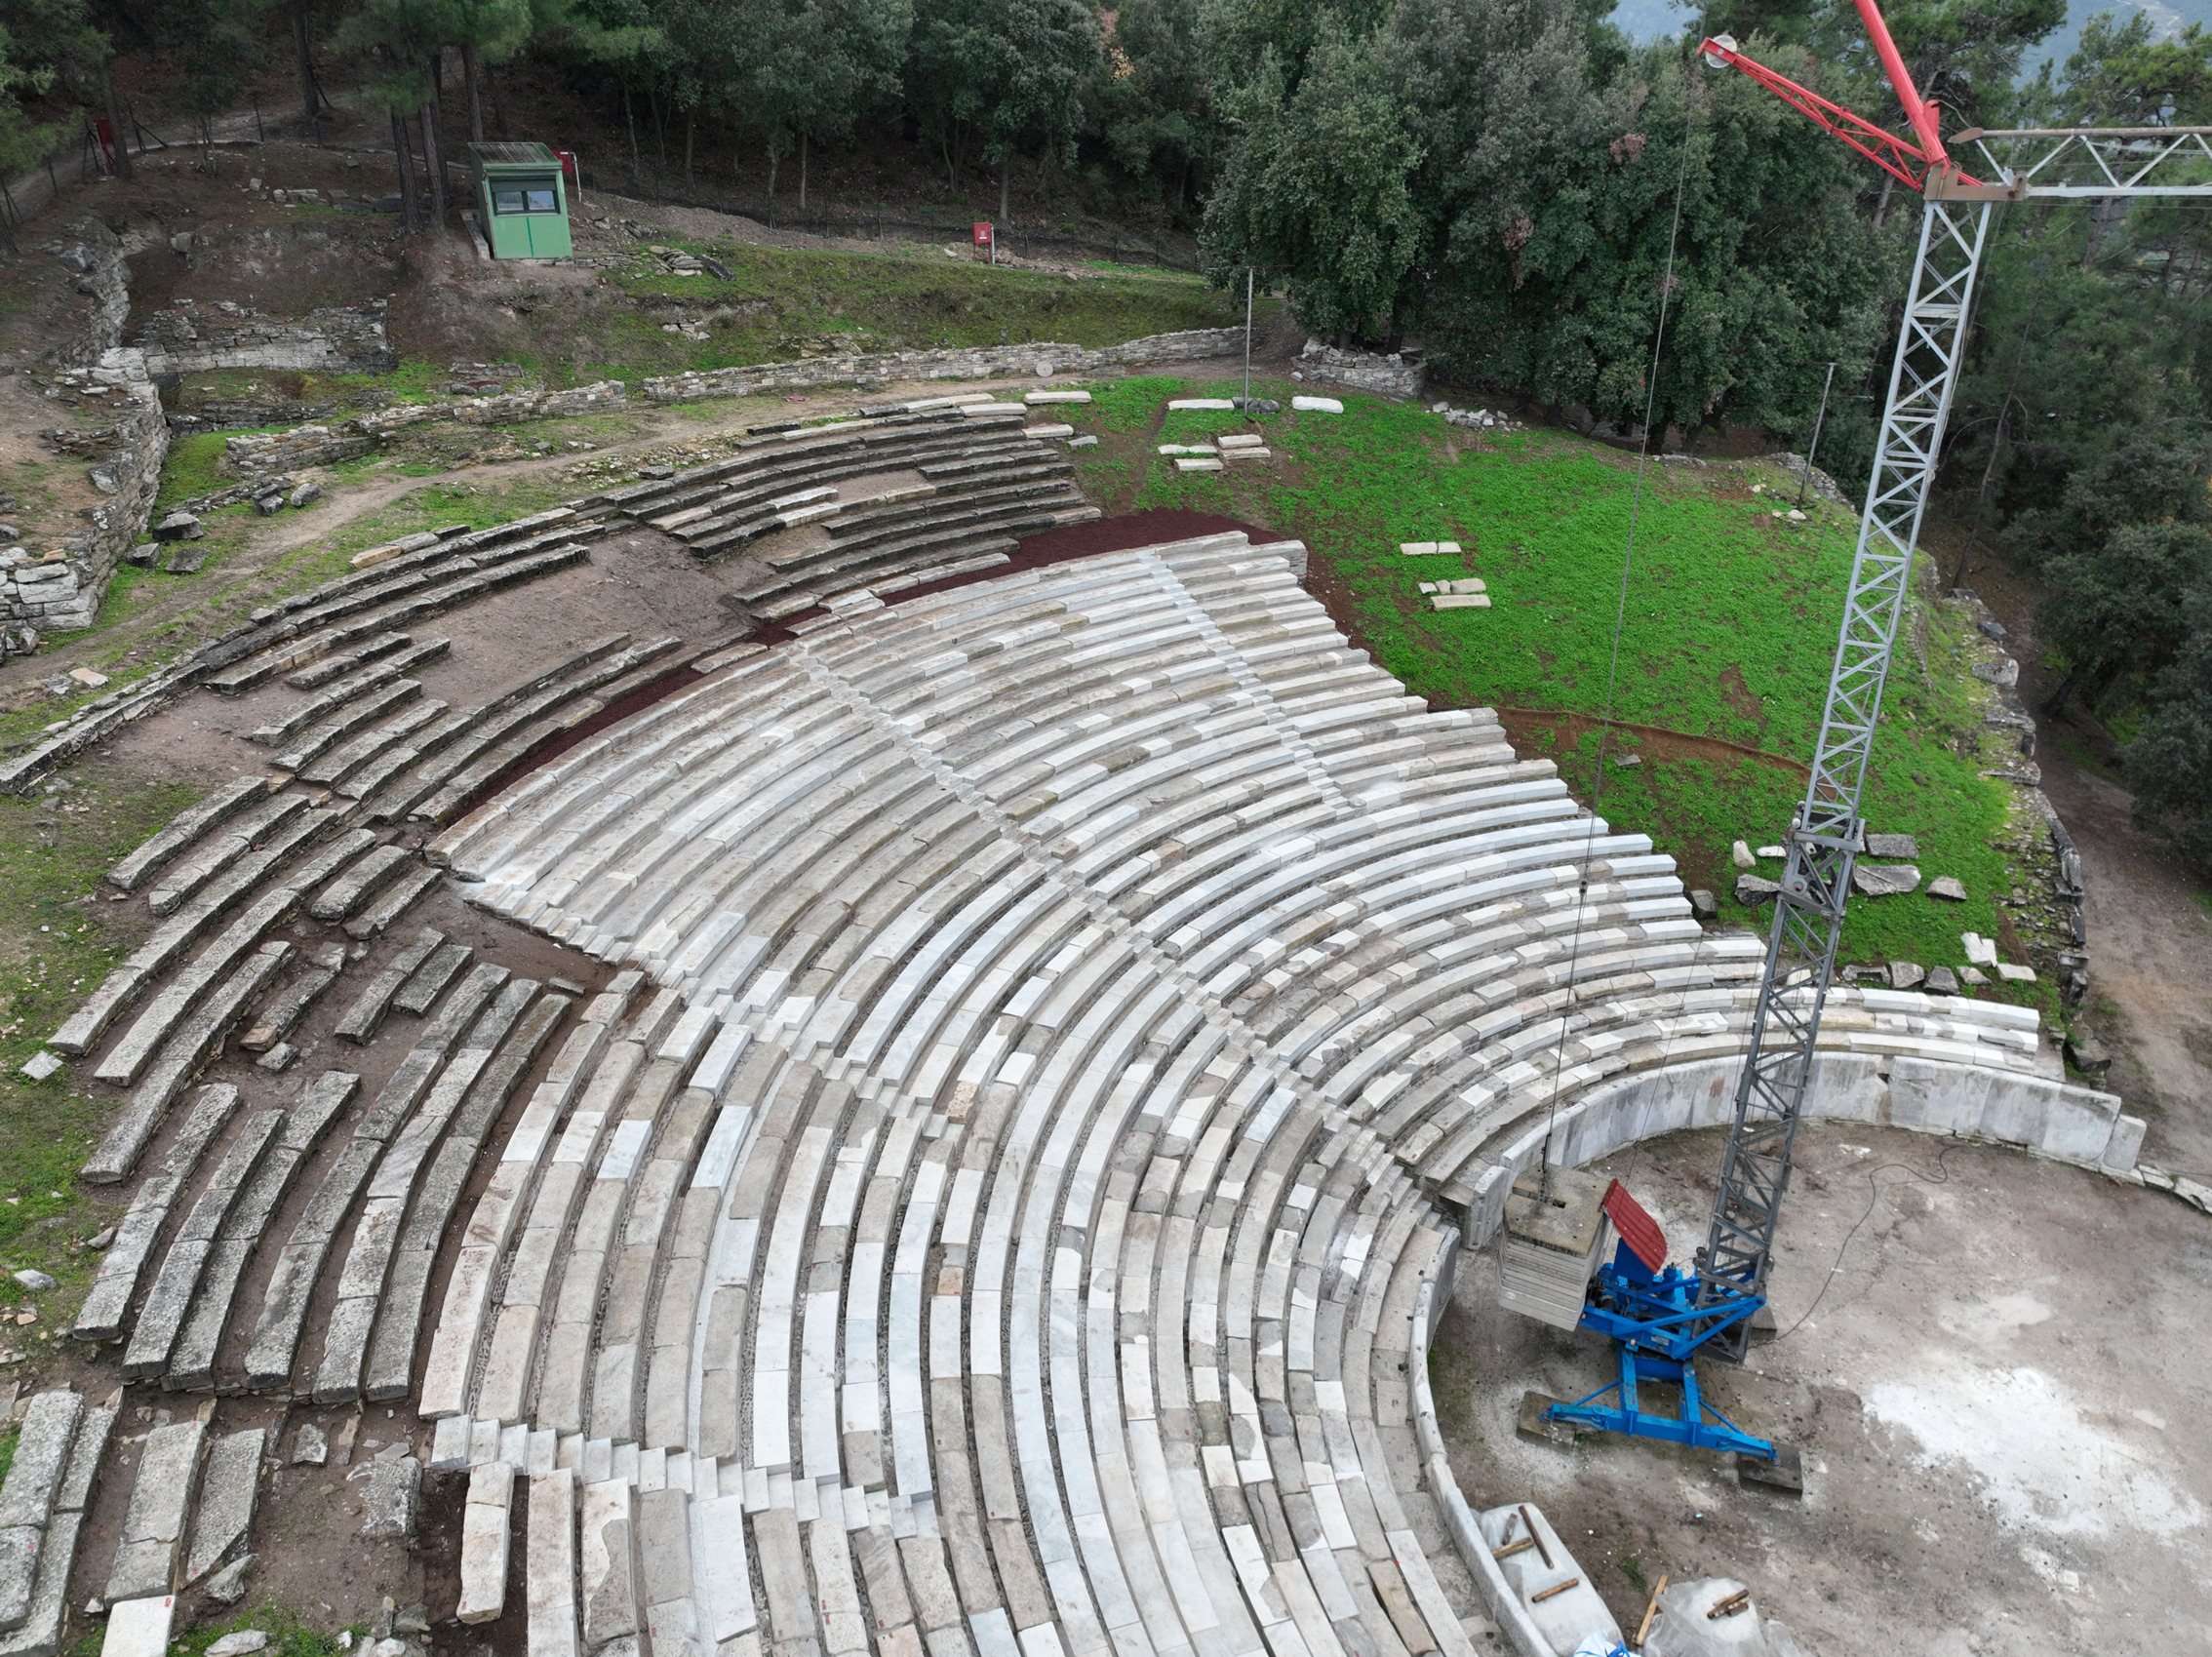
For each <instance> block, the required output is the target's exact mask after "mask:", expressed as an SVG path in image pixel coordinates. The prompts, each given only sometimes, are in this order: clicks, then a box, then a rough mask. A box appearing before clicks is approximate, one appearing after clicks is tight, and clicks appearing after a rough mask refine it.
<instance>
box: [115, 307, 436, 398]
mask: <svg viewBox="0 0 2212 1657" xmlns="http://www.w3.org/2000/svg"><path fill="white" fill-rule="evenodd" d="M384 315H385V312H384V301H383V300H381V299H377V300H373V301H371V302H370V303H369V304H367V305H364V306H361V307H359V308H358V309H356V308H354V307H352V306H347V305H332V306H326V307H325V308H323V309H321V310H314V311H310V312H308V313H307V315H306V316H305V317H302V318H297V319H294V318H288V317H274V316H264V315H263V314H261V313H260V312H259V311H256V310H252V309H248V308H244V307H239V306H233V307H232V308H231V309H230V310H228V311H225V310H223V309H222V308H221V307H219V306H210V305H197V304H177V305H171V306H170V307H169V308H168V309H166V310H161V311H156V312H155V313H154V315H153V317H152V318H151V319H150V320H149V321H148V322H147V324H146V326H145V327H143V328H142V329H140V330H139V331H138V338H137V340H136V341H134V343H136V344H137V345H138V348H139V349H140V350H142V351H144V352H145V354H146V372H147V373H148V374H150V375H153V377H154V378H156V379H167V378H172V377H174V376H176V375H187V374H199V373H202V372H204V371H206V370H209V369H271V370H280V369H293V370H301V371H307V370H313V371H319V372H322V373H328V374H389V373H391V372H392V370H394V369H396V368H398V367H399V354H398V353H397V352H395V351H394V350H393V349H392V348H391V342H390V340H389V339H388V338H387V337H386V335H385V331H384Z"/></svg>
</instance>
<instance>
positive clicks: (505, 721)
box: [50, 635, 708, 1182]
mask: <svg viewBox="0 0 2212 1657" xmlns="http://www.w3.org/2000/svg"><path fill="white" fill-rule="evenodd" d="M626 643H627V636H626V635H617V636H614V637H612V638H610V639H606V640H602V641H599V642H598V643H597V644H595V645H593V646H591V647H587V648H586V649H585V650H584V651H578V652H575V653H574V654H573V655H572V656H570V657H568V658H566V659H564V660H563V661H561V662H559V663H557V664H556V665H555V666H554V667H553V668H552V669H550V670H547V671H544V672H540V673H538V674H535V675H533V676H532V677H531V678H530V679H529V680H527V681H525V682H524V683H523V684H521V685H519V686H517V687H514V688H511V689H510V690H507V691H506V692H504V693H502V694H501V695H498V696H495V697H494V698H492V699H491V700H490V701H488V702H486V703H484V704H482V705H481V706H479V707H475V708H471V709H467V710H463V711H461V712H459V713H457V714H454V715H453V716H451V717H450V718H448V719H444V720H441V721H440V722H438V724H437V726H435V727H432V728H431V729H430V730H414V731H413V732H412V734H411V737H410V739H409V740H406V741H398V740H396V739H395V741H394V742H393V743H392V745H391V746H389V747H388V748H387V749H386V750H385V751H384V752H383V753H382V754H381V756H380V757H379V758H377V759H375V761H374V762H373V764H372V766H371V768H370V771H368V772H364V773H362V780H361V781H359V782H356V783H351V784H349V783H348V782H346V781H341V782H340V784H339V792H340V793H341V794H342V793H347V792H353V791H354V790H355V789H356V788H358V789H359V791H361V792H364V793H365V792H367V791H368V789H369V788H370V787H372V786H376V787H377V794H376V798H375V800H373V801H372V800H361V799H355V800H352V801H340V802H337V803H333V804H328V805H318V804H316V803H315V802H314V801H313V800H312V799H310V798H309V797H307V796H305V795H301V794H297V793H291V792H284V793H271V792H269V787H268V783H267V780H266V779H250V778H241V779H239V780H238V781H237V782H235V783H232V784H230V785H226V786H225V787H223V788H220V789H217V791H216V793H215V794H214V795H213V796H211V797H210V799H209V801H207V802H204V803H203V805H202V806H201V807H198V808H194V809H192V810H190V811H188V812H186V813H184V814H183V815H182V816H181V817H180V818H179V821H178V823H177V824H173V825H172V828H171V830H166V831H164V832H163V833H162V834H160V835H157V836H156V837H155V838H154V840H153V841H150V842H148V844H147V845H146V846H145V847H142V848H139V850H138V851H137V852H134V853H133V854H132V856H131V857H130V858H129V859H126V861H125V863H124V864H120V865H118V872H117V874H116V875H115V876H113V877H111V878H112V879H113V881H114V884H117V885H121V886H123V887H124V888H126V889H129V888H134V887H142V888H146V889H147V900H148V903H149V905H150V906H151V907H152V908H153V910H154V911H155V913H156V914H157V915H158V916H162V917H164V919H163V922H162V925H160V926H159V927H156V928H155V930H154V931H153V933H152V934H151V935H150V936H149V937H148V938H147V939H146V941H145V942H144V943H143V944H141V945H140V947H139V948H138V950H136V951H135V952H133V954H132V955H131V956H130V957H129V958H128V959H127V960H126V961H125V962H124V964H123V965H122V966H120V967H117V968H116V969H115V970H113V971H112V972H111V973H110V974H109V975H108V977H107V978H106V979H105V980H103V981H102V983H101V984H100V986H99V988H98V989H97V990H96V991H95V992H94V993H93V995H92V996H91V997H90V998H88V1000H87V1001H86V1002H85V1003H84V1004H83V1005H82V1006H80V1007H79V1008H78V1009H77V1011H76V1012H75V1013H74V1014H72V1015H71V1017H70V1018H69V1019H68V1020H67V1021H65V1022H64V1023H63V1025H62V1026H61V1027H60V1028H59V1030H57V1031H56V1032H55V1034H54V1035H53V1037H51V1038H50V1045H52V1046H54V1048H55V1049H56V1050H57V1051H59V1052H60V1053H63V1054H64V1055H67V1056H69V1057H82V1056H88V1055H90V1054H92V1053H94V1052H95V1051H97V1050H98V1048H99V1045H100V1043H101V1042H102V1041H103V1040H104V1039H107V1038H108V1036H109V1033H110V1032H111V1030H113V1029H114V1027H115V1026H116V1024H117V1023H118V1021H119V1020H122V1019H123V1018H124V1017H125V1015H126V1014H131V1013H132V1012H133V1010H134V1008H135V1009H136V1014H135V1016H133V1017H132V1018H131V1019H130V1022H129V1023H127V1024H126V1025H125V1026H124V1027H123V1029H122V1030H121V1032H120V1034H118V1035H115V1036H114V1037H113V1039H112V1041H111V1042H110V1043H109V1045H108V1047H107V1050H106V1051H105V1052H104V1053H103V1054H101V1055H100V1057H99V1060H98V1063H97V1065H96V1067H95V1070H94V1075H95V1076H96V1077H97V1078H99V1080H101V1081H105V1082H109V1083H113V1084H115V1085H120V1086H130V1087H135V1088H136V1091H135V1092H134V1095H133V1097H132V1099H131V1100H130V1102H129V1103H128V1105H127V1106H126V1109H125V1112H124V1115H123V1117H122V1118H121V1120H119V1121H118V1122H117V1123H116V1124H114V1126H113V1127H112V1128H111V1129H110V1131H109V1133H108V1134H107V1136H106V1138H105V1139H104V1140H103V1142H102V1144H101V1146H100V1148H99V1150H98V1151H97V1152H96V1153H95V1155H94V1157H93V1159H92V1161H91V1162H90V1163H88V1164H87V1165H86V1170H85V1177H86V1178H87V1179H90V1180H93V1181H96V1182H98V1181H102V1180H106V1181H112V1180H118V1179H122V1178H124V1177H127V1176H128V1174H129V1173H130V1171H131V1169H132V1167H133V1165H134V1164H135V1163H136V1161H137V1158H138V1153H139V1152H140V1151H141V1150H142V1149H143V1147H144V1145H145V1144H146V1143H147V1141H148V1140H149V1139H150V1137H151V1136H152V1134H153V1133H154V1132H155V1130H156V1129H157V1127H158V1126H159V1124H160V1123H161V1121H162V1120H163V1118H164V1116H165V1115H166V1113H167V1112H168V1110H169V1108H170V1106H171V1105H172V1103H173V1102H174V1101H175V1100H176V1098H177V1097H178V1094H179V1093H181V1092H182V1090H183V1089H184V1088H185V1087H186V1086H188V1085H190V1083H191V1082H192V1080H193V1078H194V1077H195V1076H197V1075H198V1073H199V1071H200V1070H201V1069H202V1068H203V1067H204V1066H205V1065H206V1064H207V1063H208V1062H209V1061H210V1060H212V1058H213V1057H214V1056H215V1055H216V1053H217V1052H218V1051H219V1050H220V1048H221V1045H222V1044H223V1042H224V1041H225V1040H226V1039H227V1038H228V1037H229V1036H230V1035H232V1034H233V1033H234V1032H236V1031H238V1030H240V1029H242V1028H248V1029H250V1028H254V1027H255V1026H254V1025H253V1023H252V1022H251V1021H252V1019H253V1018H254V1016H255V1014H254V1008H255V1006H256V1004H257V998H261V997H263V995H264V992H268V993H269V1000H268V1002H267V1003H266V1004H265V1005H268V1006H269V1007H270V1014H269V1015H270V1017H271V1018H272V1019H281V1021H282V1022H284V1023H286V1024H288V1025H289V1023H290V1022H291V1021H292V1020H294V1019H296V1017H297V1016H298V1013H299V1011H300V1010H301V1008H302V1007H303V1006H304V1004H305V1000H307V999H311V997H312V996H313V995H315V994H319V993H321V992H322V990H324V989H327V988H328V986H329V983H330V982H331V981H332V980H331V979H329V978H327V977H326V978H325V979H324V980H323V981H322V982H321V983H320V984H318V985H317V986H316V987H315V988H314V989H312V990H309V991H308V992H307V994H306V996H304V997H300V998H297V999H296V1000H290V1001H288V1000H287V999H286V998H288V997H290V996H291V994H292V991H291V990H290V989H286V990H279V991H270V990H269V986H270V985H271V984H272V982H273V981H275V980H276V979H277V978H278V975H279V974H280V973H281V972H282V971H283V969H284V967H285V966H286V963H287V961H288V959H289V958H290V956H291V954H292V952H291V950H290V947H289V946H288V945H286V944H284V943H283V942H282V941H281V940H280V941H276V942H269V941H267V940H268V939H269V938H270V935H271V934H272V933H273V932H275V931H276V930H277V929H279V928H281V927H284V926H285V925H287V924H288V923H289V922H291V921H292V920H293V918H294V917H295V916H296V915H298V914H300V913H301V912H304V913H305V914H307V915H308V916H310V917H312V918H314V919H317V920H322V921H329V922H336V923H339V924H341V925H343V926H344V927H345V929H346V930H347V932H348V933H349V934H350V935H352V936H354V937H357V938H362V937H373V936H375V935H378V934H380V933H381V932H382V931H383V930H385V929H386V928H387V927H390V926H391V925H393V924H394V923H396V922H397V921H398V920H399V919H400V918H401V917H402V916H403V915H404V914H405V913H406V911H407V910H408V909H409V908H411V907H412V906H413V905H414V904H415V902H417V901H418V900H420V899H421V898H422V897H423V896H425V895H426V894H427V892H428V891H429V890H430V888H432V887H433V886H434V885H435V884H436V883H437V882H438V881H439V880H440V879H441V878H442V877H441V874H440V872H439V870H438V869H437V868H435V867H433V866H430V865H428V864H426V863H424V862H423V861H421V860H420V859H419V858H418V857H416V856H415V854H414V853H413V852H412V851H409V850H407V849H405V848H401V847H398V846H396V845H391V844H387V843H384V842H383V841H382V840H381V838H380V836H379V834H378V832H377V831H375V829H372V828H371V827H369V826H367V825H368V824H370V823H374V822H376V821H379V820H389V819H390V818H392V817H396V816H399V815H403V814H406V813H408V812H410V811H412V812H414V813H415V815H417V816H418V817H421V818H422V819H424V820H427V821H436V820H438V819H439V818H440V817H441V816H443V815H446V814H450V813H452V812H453V811H454V810H457V809H459V808H460V807H461V806H462V805H464V804H465V803H466V802H467V800H468V799H469V798H470V797H471V796H472V795H473V794H474V793H476V792H478V791H480V790H481V789H483V788H484V787H486V786H487V785H488V784H489V783H491V782H492V781H493V780H494V779H495V778H496V776H497V775H498V774H499V773H500V772H501V771H503V770H504V769H507V768H508V767H510V766H512V765H514V764H516V763H518V762H519V761H521V760H522V759H524V758H525V757H526V756H527V755H528V753H529V752H530V751H531V750H533V748H534V747H535V746H537V745H538V744H540V743H542V742H544V741H546V740H549V739H551V738H552V737H553V736H556V735H558V734H560V733H561V732H562V731H564V730H571V729H573V727H574V726H575V725H576V724H578V723H580V722H581V721H583V720H585V719H588V718H590V717H592V716H594V715H596V714H597V713H599V712H601V711H602V710H603V709H605V708H606V707H607V706H609V705H610V704H611V703H612V702H613V701H616V700H619V699H620V698H622V697H624V696H626V695H628V694H629V693H630V692H631V691H632V690H635V689H638V688H640V687H642V686H645V685H649V684H650V683H652V681H653V680H654V679H657V678H658V677H660V676H662V675H663V674H665V673H668V672H673V671H681V670H682V669H683V667H684V666H685V665H686V664H687V663H688V662H689V661H690V660H691V659H692V658H693V657H695V656H696V655H698V654H699V653H701V651H703V650H705V649H707V648H708V647H700V648H699V649H698V650H694V651H691V652H690V654H689V655H687V654H685V653H684V652H683V651H682V650H681V648H680V645H679V642H678V641H676V640H673V639H663V640H659V641H655V642H653V643H651V644H648V645H643V646H636V647H632V648H629V649H622V648H621V647H623V646H624V645H625V644H626ZM376 734H377V732H375V731H372V732H371V733H370V737H369V738H363V739H359V740H361V741H362V742H363V744H364V746H365V747H366V745H367V743H368V742H369V740H370V739H371V738H375V736H376ZM411 766H412V768H413V769H408V768H409V767H411ZM371 773H373V774H371ZM378 785H380V786H378ZM297 987H298V986H297V985H296V984H295V985H294V986H293V988H295V989H296V988H297ZM394 988H395V991H396V989H397V986H395V987H394ZM278 1033H279V1034H281V1032H278ZM364 1033H366V1032H364Z"/></svg>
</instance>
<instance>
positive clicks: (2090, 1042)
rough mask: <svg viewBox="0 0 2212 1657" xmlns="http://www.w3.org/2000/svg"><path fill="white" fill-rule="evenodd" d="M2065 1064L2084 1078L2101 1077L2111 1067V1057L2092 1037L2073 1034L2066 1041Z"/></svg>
mask: <svg viewBox="0 0 2212 1657" xmlns="http://www.w3.org/2000/svg"><path fill="white" fill-rule="evenodd" d="M2066 1062H2067V1063H2068V1064H2071V1065H2072V1066H2074V1069H2076V1070H2078V1071H2080V1072H2081V1074H2082V1075H2084V1076H2102V1075H2104V1074H2105V1072H2106V1071H2108V1070H2110V1069H2112V1067H2113V1055H2112V1054H2111V1053H2109V1052H2107V1051H2106V1050H2105V1048H2104V1046H2103V1045H2102V1044H2101V1043H2099V1042H2098V1040H2097V1039H2096V1038H2095V1037H2094V1036H2089V1035H2083V1034H2075V1035H2071V1036H2069V1037H2067V1039H2066Z"/></svg>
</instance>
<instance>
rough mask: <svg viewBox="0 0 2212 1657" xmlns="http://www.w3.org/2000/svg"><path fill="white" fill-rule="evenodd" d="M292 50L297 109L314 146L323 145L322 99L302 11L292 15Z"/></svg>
mask: <svg viewBox="0 0 2212 1657" xmlns="http://www.w3.org/2000/svg"><path fill="white" fill-rule="evenodd" d="M292 49H293V51H294V53H296V55H297V57H298V59H299V107H300V108H301V109H302V110H304V111H305V112H306V115H307V128H308V131H310V132H311V133H313V134H314V135H315V146H316V147H317V148H318V149H320V148H321V147H322V143H323V108H322V104H323V99H322V95H321V94H320V92H318V91H317V89H316V86H315V59H313V58H312V57H310V56H309V55H308V51H307V13H306V12H305V10H304V9H302V10H299V11H296V12H294V13H293V14H292Z"/></svg>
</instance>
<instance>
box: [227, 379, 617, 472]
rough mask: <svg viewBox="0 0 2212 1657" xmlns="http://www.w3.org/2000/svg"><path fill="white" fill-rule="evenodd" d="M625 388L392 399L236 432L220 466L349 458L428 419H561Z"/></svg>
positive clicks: (604, 406) (247, 467) (607, 405)
mask: <svg viewBox="0 0 2212 1657" xmlns="http://www.w3.org/2000/svg"><path fill="white" fill-rule="evenodd" d="M628 402H629V392H628V390H627V389H626V388H625V387H624V386H623V384H622V382H621V381H620V380H618V379H605V380H601V381H600V382H599V383H598V384H597V385H579V386H575V387H573V388H572V389H570V390H567V391H511V392H505V393H502V394H501V395H499V396H496V397H460V398H455V399H454V401H453V402H451V403H395V404H393V405H392V406H391V407H390V408H388V409H377V410H375V411H374V412H373V413H371V414H362V415H360V416H358V417H357V418H354V419H350V420H342V421H340V422H339V423H338V424H336V425H335V426H326V425H306V426H295V427H293V428H292V430H290V431H280V432H242V433H240V434H239V435H238V436H236V437H226V438H224V439H223V442H222V465H223V468H224V469H225V470H226V471H228V472H231V473H233V474H234V475H242V476H246V477H254V476H257V475H259V474H260V473H263V472H279V471H292V470H294V469H296V468H297V467H301V466H323V465H329V464H331V463H333V462H335V461H338V460H350V459H353V458H354V457H355V456H357V455H361V454H368V453H369V452H370V450H372V449H374V448H375V445H376V441H377V440H378V439H379V438H383V437H388V436H389V435H390V434H391V433H393V432H395V431H400V430H403V429H404V428H406V427H408V426H413V425H421V424H423V423H424V422H426V421H430V420H459V421H460V422H461V423H462V424H464V425H473V426H496V425H515V424H519V423H520V422H522V421H524V420H550V419H564V418H569V417H572V416H573V415H577V414H601V413H604V412H606V411H607V410H610V409H620V408H623V407H626V406H627V404H628Z"/></svg>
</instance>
